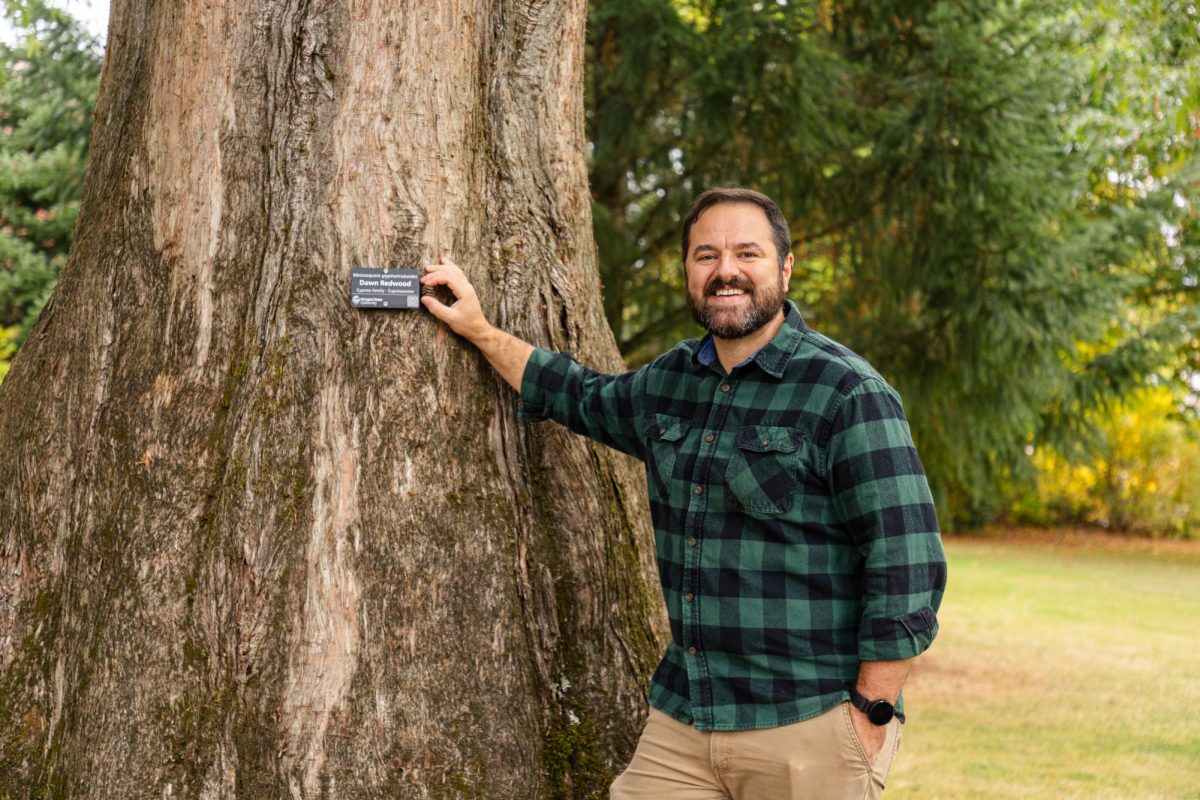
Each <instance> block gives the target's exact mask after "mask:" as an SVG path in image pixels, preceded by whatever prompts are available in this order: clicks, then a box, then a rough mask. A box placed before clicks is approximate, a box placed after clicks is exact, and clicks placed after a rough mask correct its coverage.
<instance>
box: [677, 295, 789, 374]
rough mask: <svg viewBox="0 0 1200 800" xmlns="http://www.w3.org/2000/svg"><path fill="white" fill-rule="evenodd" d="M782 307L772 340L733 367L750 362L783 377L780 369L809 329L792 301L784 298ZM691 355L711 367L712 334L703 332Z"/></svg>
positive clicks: (713, 355) (714, 356) (713, 358)
mask: <svg viewBox="0 0 1200 800" xmlns="http://www.w3.org/2000/svg"><path fill="white" fill-rule="evenodd" d="M784 310H785V312H786V313H785V314H784V317H783V324H782V325H780V326H779V330H778V331H777V332H776V333H775V335H774V336H772V337H771V341H769V342H767V343H766V344H765V345H763V346H762V347H760V348H759V349H758V351H757V352H755V353H754V355H752V356H750V357H749V358H747V359H746V360H745V361H743V362H742V363H740V364H738V365H737V366H735V367H734V369H737V368H738V367H743V366H745V365H746V364H749V363H750V362H751V361H753V362H755V363H756V364H758V366H759V368H760V369H761V370H762V371H763V372H765V373H767V374H768V375H770V376H771V377H773V378H782V377H783V370H784V369H785V368H786V367H787V363H788V360H789V359H791V357H792V354H793V353H795V352H796V347H797V346H798V345H799V344H800V340H801V339H803V338H804V334H805V332H806V331H807V330H808V325H806V324H805V322H804V317H802V316H801V315H800V309H798V308H796V304H795V303H793V302H792V301H791V300H786V301H785V305H784ZM692 357H693V358H694V359H695V360H696V361H698V362H699V363H701V364H703V365H704V366H706V367H709V366H712V365H713V364H714V363H715V362H716V361H717V346H716V344H715V343H714V342H713V338H712V334H711V333H708V334H705V335H704V338H703V339H701V340H700V344H699V345H698V346H697V347H696V348H695V349H694V350H693V351H692Z"/></svg>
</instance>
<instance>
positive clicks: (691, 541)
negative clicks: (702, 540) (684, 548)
mask: <svg viewBox="0 0 1200 800" xmlns="http://www.w3.org/2000/svg"><path fill="white" fill-rule="evenodd" d="M695 546H696V537H695V536H693V537H692V538H690V539H688V547H695Z"/></svg>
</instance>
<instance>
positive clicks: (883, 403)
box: [826, 378, 946, 661]
mask: <svg viewBox="0 0 1200 800" xmlns="http://www.w3.org/2000/svg"><path fill="white" fill-rule="evenodd" d="M826 464H827V473H826V474H827V475H828V476H829V481H830V491H831V492H832V495H833V501H834V508H835V510H836V511H837V512H838V516H839V521H840V523H841V524H842V525H843V526H844V528H845V530H846V531H847V532H848V533H849V535H850V537H851V539H852V541H853V542H854V544H855V545H856V546H857V548H858V552H859V553H860V554H861V556H862V559H863V562H862V563H863V607H862V616H861V618H860V621H859V632H858V655H859V659H860V660H862V661H896V660H900V659H905V658H912V657H913V656H916V655H919V654H920V653H922V652H924V651H925V650H926V649H927V648H928V647H929V645H930V644H931V643H932V642H933V639H934V637H935V636H936V635H937V631H938V621H937V610H938V607H939V606H940V605H941V601H942V594H943V592H944V591H945V588H946V556H945V553H944V551H943V550H942V541H941V534H940V532H939V530H938V522H937V514H936V512H935V510H934V506H933V497H932V495H931V494H930V491H929V482H928V481H927V480H926V477H925V470H924V468H923V467H922V466H921V461H920V459H919V458H918V457H917V451H916V448H915V447H914V446H913V442H912V434H911V432H910V430H909V426H908V421H907V420H906V419H905V417H904V410H903V408H902V406H901V403H900V398H899V396H898V395H897V394H896V392H895V390H893V389H892V388H891V387H890V386H888V385H887V384H886V383H884V382H883V381H881V380H879V379H877V378H867V379H865V380H863V381H861V382H860V383H859V384H858V385H857V386H856V387H855V388H854V389H852V390H851V391H850V392H849V393H848V394H847V395H846V396H845V397H844V398H843V400H842V402H841V405H840V406H839V408H838V409H837V411H836V413H835V415H834V418H833V426H832V434H831V436H830V438H829V445H828V448H827V451H826Z"/></svg>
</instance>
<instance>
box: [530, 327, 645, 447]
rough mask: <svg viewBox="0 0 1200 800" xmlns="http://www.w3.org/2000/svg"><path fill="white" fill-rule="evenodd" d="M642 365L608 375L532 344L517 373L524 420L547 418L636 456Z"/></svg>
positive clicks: (639, 444) (640, 444)
mask: <svg viewBox="0 0 1200 800" xmlns="http://www.w3.org/2000/svg"><path fill="white" fill-rule="evenodd" d="M645 381H646V369H645V368H643V369H641V370H638V371H637V372H626V373H622V374H619V375H609V374H606V373H603V372H596V371H594V370H590V369H587V368H586V367H583V366H580V365H579V363H577V362H576V361H575V359H573V358H572V357H571V356H570V355H568V354H566V353H555V352H551V351H549V350H543V349H541V348H535V349H534V351H533V353H532V355H530V357H529V361H528V363H527V364H526V365H525V372H524V374H523V375H522V377H521V407H520V410H519V412H518V416H519V417H520V418H521V419H523V420H526V421H538V420H544V419H552V420H554V421H555V422H558V423H561V424H562V425H565V426H567V427H568V428H570V429H571V430H572V431H574V432H575V433H579V434H582V435H584V436H587V437H589V438H591V439H595V440H596V441H598V442H601V443H602V444H606V445H608V446H609V447H613V448H615V449H617V450H620V451H621V452H623V453H628V454H630V455H634V456H637V457H638V458H642V457H643V456H644V450H645V442H644V440H643V438H642V436H641V425H640V424H639V420H640V419H641V417H642V410H641V409H642V405H643V396H644V393H645Z"/></svg>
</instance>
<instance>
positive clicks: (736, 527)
mask: <svg viewBox="0 0 1200 800" xmlns="http://www.w3.org/2000/svg"><path fill="white" fill-rule="evenodd" d="M521 400H522V407H521V416H522V418H524V419H545V418H547V417H549V418H552V419H554V420H557V421H558V422H560V423H562V424H564V425H566V426H567V427H569V428H570V429H571V430H573V431H575V432H576V433H581V434H583V435H585V436H589V437H591V438H593V439H596V440H597V441H600V442H603V443H604V444H607V445H609V446H611V447H615V448H616V449H618V450H620V451H622V452H624V453H630V454H632V455H635V456H637V457H638V458H640V459H642V460H643V461H644V462H645V464H646V475H647V480H648V483H649V487H650V512H651V516H652V518H653V520H654V536H655V550H656V554H657V557H658V571H659V577H660V579H661V580H662V590H663V597H664V599H665V600H666V603H667V612H668V616H669V617H670V620H671V641H670V643H669V644H668V645H667V650H666V654H665V655H664V656H663V660H662V662H661V663H660V664H659V666H658V669H657V670H656V671H655V673H654V678H653V679H652V681H651V687H650V703H651V705H653V706H654V707H655V708H658V709H659V710H661V711H663V712H665V713H667V714H670V715H671V716H672V717H674V718H675V719H678V720H680V721H681V722H685V723H691V724H694V725H695V726H696V728H698V729H699V730H739V729H745V728H769V727H774V726H778V725H785V724H788V723H791V722H798V721H800V720H803V719H808V718H810V717H814V716H816V715H818V714H820V713H822V712H823V711H825V710H827V709H829V708H831V707H832V706H834V705H836V704H837V703H840V702H841V701H843V700H846V699H848V698H849V693H848V689H849V687H850V686H851V685H852V684H853V682H854V680H855V677H856V676H857V674H858V666H859V662H860V661H890V660H896V659H904V658H910V657H912V656H915V655H917V654H919V653H921V652H922V651H924V650H925V649H926V648H927V647H928V646H929V644H930V642H932V641H933V637H934V635H935V634H936V633H937V618H936V616H935V613H936V611H937V608H938V606H939V604H940V602H941V598H942V591H943V589H944V588H945V583H946V563H945V555H944V554H943V552H942V544H941V539H940V536H939V533H938V524H937V517H936V515H935V513H934V507H933V500H932V498H931V496H930V493H929V487H928V484H927V482H926V480H925V472H924V470H923V469H922V467H921V462H920V461H919V460H918V458H917V453H916V450H915V449H914V448H913V444H912V438H911V436H910V433H909V428H908V422H907V421H906V420H905V418H904V412H903V410H902V408H901V405H900V398H899V396H898V395H897V394H896V392H895V390H894V389H892V388H891V387H890V386H888V385H887V383H885V382H884V380H883V378H881V377H880V376H879V374H878V373H877V372H876V371H875V370H874V369H873V368H872V367H871V366H870V365H869V364H868V363H867V362H866V361H864V360H863V359H862V358H861V357H860V356H858V355H856V354H854V353H852V352H851V351H849V350H847V349H846V348H845V347H842V346H841V345H839V344H837V343H836V342H834V341H832V340H830V339H829V338H827V337H825V336H822V335H821V334H819V333H816V332H815V331H813V330H812V329H810V328H809V327H808V326H807V325H805V323H804V320H803V319H802V318H801V316H800V312H799V311H798V310H797V309H796V307H795V306H794V305H793V304H791V303H790V302H789V303H788V308H787V317H786V319H785V321H784V324H783V326H782V327H781V328H780V330H779V332H778V333H777V334H776V335H775V337H774V338H773V339H771V341H770V342H769V343H768V344H767V345H766V346H764V347H763V348H762V349H761V350H759V351H758V353H756V354H755V355H754V356H753V357H752V358H750V359H748V360H747V361H746V362H744V363H742V364H740V365H738V366H737V367H735V368H734V369H733V370H732V372H730V373H728V374H726V373H725V371H724V370H723V368H722V367H721V365H720V362H719V361H717V359H716V351H715V349H714V347H713V344H712V340H711V338H709V337H706V338H705V339H702V340H699V341H697V340H689V341H686V342H682V343H680V344H679V345H677V346H676V347H675V348H674V349H672V350H671V351H670V352H668V353H666V354H664V355H662V356H660V357H659V358H658V359H657V360H655V361H654V362H653V363H651V364H649V365H647V366H645V367H643V368H642V369H640V370H638V371H637V372H631V373H626V374H624V375H604V374H601V373H597V372H593V371H591V370H588V369H586V368H584V367H582V366H580V365H579V364H577V363H576V362H575V361H574V360H572V359H571V358H570V357H569V356H566V355H563V354H558V353H551V352H549V351H546V350H536V351H535V352H534V354H533V356H532V357H531V358H530V360H529V365H528V366H527V367H526V368H525V374H524V378H523V380H522V385H521Z"/></svg>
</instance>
